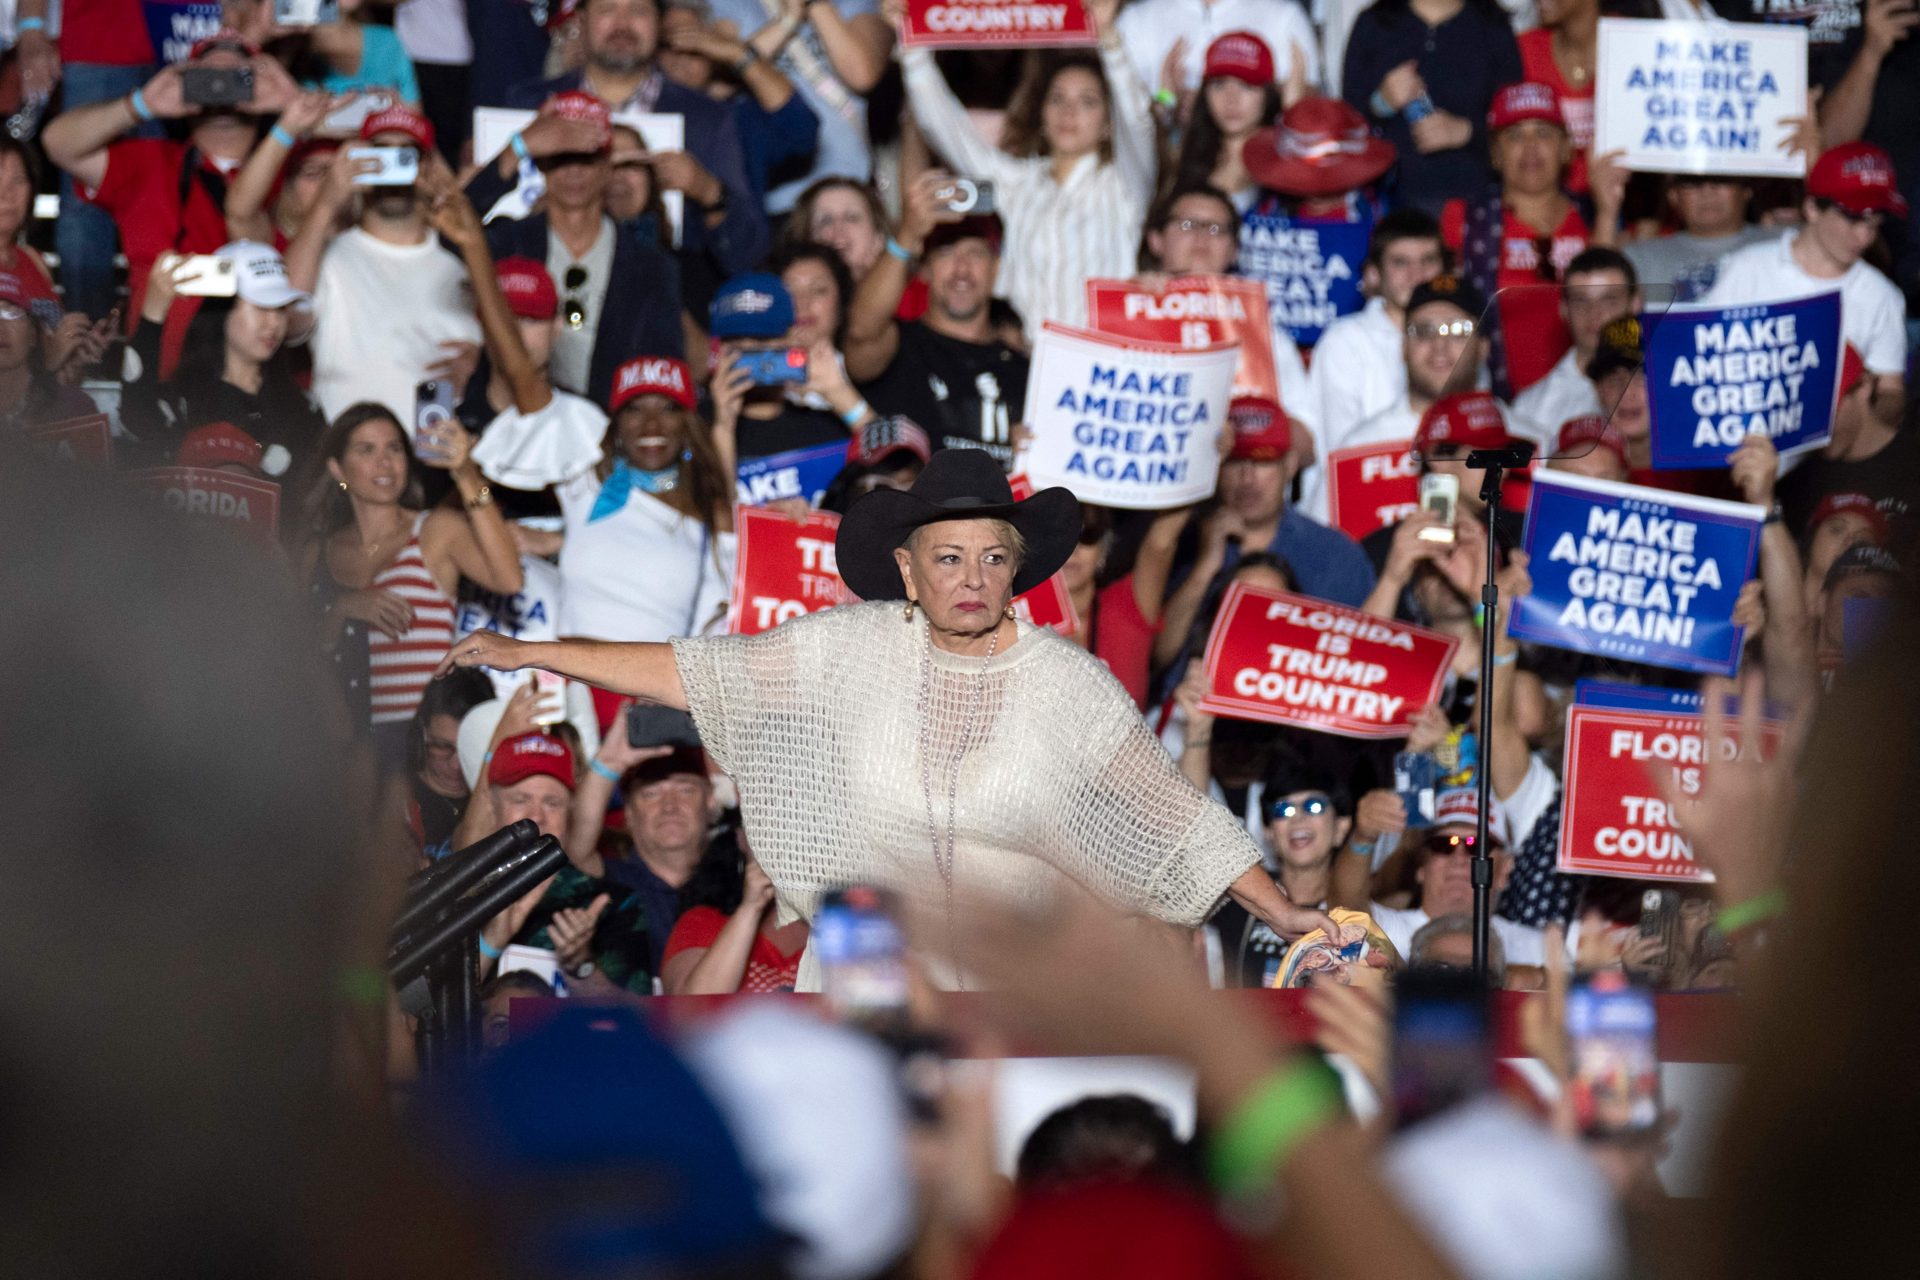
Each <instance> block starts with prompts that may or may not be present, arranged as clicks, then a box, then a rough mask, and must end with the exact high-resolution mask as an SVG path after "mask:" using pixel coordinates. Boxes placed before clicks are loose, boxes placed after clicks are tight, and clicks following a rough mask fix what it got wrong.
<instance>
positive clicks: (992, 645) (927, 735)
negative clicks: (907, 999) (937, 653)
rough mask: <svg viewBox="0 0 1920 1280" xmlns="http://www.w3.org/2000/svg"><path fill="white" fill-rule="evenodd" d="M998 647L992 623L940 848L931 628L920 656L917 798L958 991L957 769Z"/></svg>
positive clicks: (951, 779) (951, 778) (950, 782)
mask: <svg viewBox="0 0 1920 1280" xmlns="http://www.w3.org/2000/svg"><path fill="white" fill-rule="evenodd" d="M999 644H1000V624H999V623H998V622H997V621H996V622H995V623H994V627H993V635H992V636H990V637H989V638H988V640H987V655H986V657H984V658H982V659H981V660H980V666H979V669H978V670H977V671H975V672H974V675H973V694H974V696H973V697H971V698H969V699H967V717H966V720H965V721H964V722H963V725H962V728H961V732H960V749H959V750H958V751H957V752H956V753H955V754H954V757H953V764H952V766H951V767H950V768H949V769H948V771H947V831H946V842H945V846H944V848H943V847H942V843H941V839H940V824H939V822H938V821H937V820H936V819H935V817H934V814H933V742H932V736H931V735H932V721H933V717H932V715H931V714H930V713H931V711H932V709H933V708H932V705H931V704H932V701H933V628H932V626H931V625H929V626H928V628H927V647H926V648H925V649H923V650H922V651H921V653H920V795H921V797H922V798H923V799H924V800H925V801H926V802H927V837H928V839H929V840H931V841H932V843H933V867H934V870H935V871H937V872H939V873H940V884H941V888H942V890H943V891H944V894H945V899H946V913H947V945H948V947H949V949H950V951H951V953H952V955H953V968H954V982H955V984H956V985H957V986H958V988H959V989H960V990H962V991H965V990H966V989H967V983H966V978H965V977H964V976H963V972H962V969H961V965H960V933H959V929H958V927H957V925H956V923H955V920H954V912H953V869H954V851H955V848H956V844H955V838H954V820H955V816H956V814H957V812H958V810H959V800H960V765H961V764H962V762H964V761H965V760H966V758H967V753H968V752H970V751H972V750H973V735H974V731H975V722H976V720H977V718H978V715H979V711H980V692H981V688H980V686H981V681H982V680H983V679H984V677H985V676H986V672H987V664H988V663H990V662H992V661H993V654H994V650H995V649H996V648H998V647H999Z"/></svg>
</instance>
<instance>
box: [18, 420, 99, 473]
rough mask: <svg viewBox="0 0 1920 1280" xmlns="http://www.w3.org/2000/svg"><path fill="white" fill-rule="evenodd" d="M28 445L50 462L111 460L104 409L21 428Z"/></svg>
mask: <svg viewBox="0 0 1920 1280" xmlns="http://www.w3.org/2000/svg"><path fill="white" fill-rule="evenodd" d="M20 435H21V438H23V439H24V440H25V441H26V442H27V443H28V445H30V446H31V447H32V448H33V449H34V450H36V451H37V452H38V453H40V455H41V456H43V457H45V458H47V459H48V460H49V461H53V462H87V463H99V464H101V465H102V466H104V465H105V464H107V463H109V462H112V461H113V428H112V427H111V426H110V425H108V423H107V415H106V414H104V413H90V414H88V415H87V416H86V417H84V418H68V419H67V420H66V421H64V422H49V423H46V424H45V425H43V426H38V427H23V428H22V429H21V431H20Z"/></svg>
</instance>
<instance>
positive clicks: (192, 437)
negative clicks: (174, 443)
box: [173, 422, 266, 471]
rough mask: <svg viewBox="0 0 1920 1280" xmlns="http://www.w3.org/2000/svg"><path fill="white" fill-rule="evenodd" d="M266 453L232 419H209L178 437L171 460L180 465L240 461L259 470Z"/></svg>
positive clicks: (206, 465)
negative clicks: (177, 444) (178, 444)
mask: <svg viewBox="0 0 1920 1280" xmlns="http://www.w3.org/2000/svg"><path fill="white" fill-rule="evenodd" d="M265 456H266V450H264V449H262V448H261V447H260V442H259V441H258V440H255V439H254V438H253V437H252V436H250V435H248V434H247V433H246V432H244V431H242V430H241V429H240V428H239V427H236V426H234V425H233V424H232V423H231V422H209V423H208V424H207V425H206V426H204V427H195V428H194V429H193V430H191V431H189V432H187V434H186V435H184V436H182V437H180V448H179V450H178V451H177V452H175V454H174V458H173V461H174V465H175V466H181V467H221V466H228V465H239V466H242V467H250V468H252V469H253V470H255V471H258V470H260V460H261V459H262V458H263V457H265Z"/></svg>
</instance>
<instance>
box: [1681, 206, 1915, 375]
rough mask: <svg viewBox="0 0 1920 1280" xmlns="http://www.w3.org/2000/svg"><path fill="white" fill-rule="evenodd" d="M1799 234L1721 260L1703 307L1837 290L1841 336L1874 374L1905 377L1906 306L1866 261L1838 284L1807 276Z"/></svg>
mask: <svg viewBox="0 0 1920 1280" xmlns="http://www.w3.org/2000/svg"><path fill="white" fill-rule="evenodd" d="M1799 234H1800V233H1799V232H1797V231H1788V232H1786V233H1785V234H1783V235H1782V236H1781V237H1780V238H1779V239H1778V240H1773V241H1768V242H1765V243H1762V244H1750V245H1748V246H1747V247H1746V248H1744V249H1736V250H1734V251H1733V252H1732V253H1730V254H1728V255H1727V256H1726V257H1724V258H1722V259H1721V260H1720V274H1719V275H1718V276H1717V277H1715V279H1714V282H1713V288H1711V289H1709V290H1707V293H1706V296H1705V297H1704V298H1702V299H1701V301H1702V302H1703V303H1711V304H1712V305H1714V306H1717V307H1731V306H1737V305H1738V304H1740V303H1742V302H1778V301H1781V300H1782V299H1785V298H1804V297H1806V296H1808V295H1809V294H1815V293H1831V292H1832V291H1833V290H1834V289H1836V288H1837V289H1839V290H1840V336H1841V337H1842V338H1843V339H1845V340H1846V341H1847V342H1850V343H1852V344H1853V346H1854V349H1855V350H1856V351H1858V352H1859V353H1860V358H1861V359H1862V360H1864V361H1865V362H1866V366H1867V368H1868V369H1869V370H1870V371H1872V372H1874V373H1904V372H1905V371H1906V367H1907V304H1906V300H1905V299H1904V298H1902V297H1901V296H1900V290H1899V288H1898V287H1897V286H1895V284H1894V283H1893V281H1891V280H1889V279H1887V278H1886V276H1884V275H1882V274H1881V273H1880V272H1879V271H1878V270H1876V269H1875V268H1873V267H1871V266H1869V265H1868V264H1867V263H1865V262H1856V263H1854V264H1853V265H1852V266H1851V267H1848V268H1847V273H1846V274H1845V275H1843V276H1841V277H1840V278H1839V279H1837V280H1823V279H1821V278H1820V277H1818V276H1813V275H1808V274H1807V273H1806V272H1805V271H1803V270H1801V268H1800V264H1799V263H1797V262H1795V261H1794V260H1793V240H1794V237H1795V236H1797V235H1799Z"/></svg>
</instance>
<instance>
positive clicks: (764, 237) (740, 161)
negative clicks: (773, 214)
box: [506, 71, 772, 280]
mask: <svg viewBox="0 0 1920 1280" xmlns="http://www.w3.org/2000/svg"><path fill="white" fill-rule="evenodd" d="M585 79H586V73H585V72H584V71H570V72H568V73H567V74H566V75H563V76H556V77H555V78H554V79H552V80H533V81H529V82H528V83H526V84H519V85H515V86H514V87H513V88H512V89H509V90H508V91H507V101H506V105H507V106H509V107H518V108H520V109H522V110H529V111H537V110H539V108H540V105H541V104H542V103H544V102H545V101H546V100H547V99H548V98H551V97H552V96H553V95H554V94H556V93H566V92H568V91H569V90H573V89H579V88H582V87H584V82H585ZM653 109H654V110H655V111H656V112H659V113H660V114H662V115H677V116H679V117H681V118H682V119H683V120H685V121H686V136H687V151H688V153H689V154H690V155H692V156H693V158H694V159H696V160H698V161H699V162H700V163H701V164H702V165H704V166H705V167H706V169H707V171H708V172H709V173H711V174H712V175H713V176H714V177H716V178H718V179H719V180H720V185H721V186H723V187H725V188H726V191H727V212H726V216H725V217H723V218H722V219H721V220H720V224H719V225H718V226H715V227H709V226H707V223H706V219H705V218H703V217H700V216H698V213H697V210H698V206H694V208H693V209H691V210H689V213H688V217H687V219H686V226H685V227H684V228H683V230H682V233H681V252H683V253H696V254H699V255H701V256H703V257H705V258H707V259H708V260H709V261H710V262H711V263H712V265H713V268H714V270H715V272H716V273H717V274H718V275H719V277H720V278H721V279H723V280H724V279H726V278H728V277H729V276H736V275H739V274H740V273H741V272H743V271H751V270H753V269H754V268H755V267H757V266H759V265H760V260H761V259H762V258H764V257H765V256H766V253H767V249H768V247H769V245H770V244H771V243H772V233H771V232H770V231H769V229H768V227H767V215H766V212H765V210H764V209H763V208H762V207H761V203H760V199H759V197H757V196H756V195H755V194H754V190H753V183H752V182H751V181H750V180H749V179H748V177H747V158H746V149H745V147H744V146H742V144H741V140H740V126H739V123H738V121H737V120H736V118H735V115H734V108H733V105H732V104H731V103H727V102H716V101H714V100H713V99H712V98H709V97H707V96H706V95H705V94H703V93H696V92H694V91H693V90H692V89H689V88H686V87H685V86H684V85H678V84H675V83H674V82H673V81H671V80H665V79H663V81H662V83H661V85H660V97H659V100H658V101H657V102H655V103H654V108H653ZM689 204H691V202H690V201H689Z"/></svg>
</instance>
